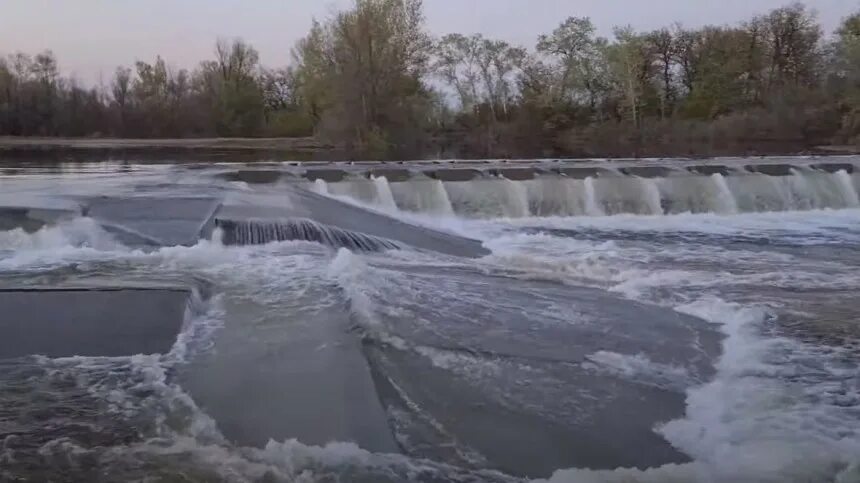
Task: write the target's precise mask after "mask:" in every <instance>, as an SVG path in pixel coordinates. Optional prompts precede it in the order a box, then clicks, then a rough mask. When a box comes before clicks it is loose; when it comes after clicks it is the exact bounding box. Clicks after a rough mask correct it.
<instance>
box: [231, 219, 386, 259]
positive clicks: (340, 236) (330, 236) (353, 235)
mask: <svg viewBox="0 0 860 483" xmlns="http://www.w3.org/2000/svg"><path fill="white" fill-rule="evenodd" d="M216 225H217V226H218V228H220V229H221V231H222V234H221V241H222V243H224V244H225V245H264V244H267V243H272V242H277V241H310V242H316V243H321V244H323V245H326V246H329V247H332V248H348V249H350V250H354V251H365V252H379V251H383V250H390V249H397V248H400V247H399V245H398V244H397V243H395V242H393V241H391V240H387V239H385V238H379V237H375V236H371V235H366V234H364V233H359V232H355V231H349V230H344V229H342V228H337V227H333V226H328V225H323V224H322V223H317V222H315V221H313V220H308V219H304V218H296V219H286V220H253V219H252V220H240V221H236V220H222V219H218V220H216Z"/></svg>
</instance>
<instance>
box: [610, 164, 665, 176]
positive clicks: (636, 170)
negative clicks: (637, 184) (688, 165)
mask: <svg viewBox="0 0 860 483" xmlns="http://www.w3.org/2000/svg"><path fill="white" fill-rule="evenodd" d="M619 171H621V172H622V173H624V174H626V175H628V176H638V177H640V178H665V177H667V176H669V174H670V173H671V172H672V171H673V170H672V168H667V167H665V166H630V167H627V168H621V169H619Z"/></svg>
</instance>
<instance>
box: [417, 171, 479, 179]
mask: <svg viewBox="0 0 860 483" xmlns="http://www.w3.org/2000/svg"><path fill="white" fill-rule="evenodd" d="M424 174H425V175H427V176H429V177H431V178H433V179H438V180H440V181H471V180H473V179H475V178H478V177H480V176H481V172H480V171H478V170H477V169H463V168H459V169H458V168H452V169H435V170H428V171H424Z"/></svg>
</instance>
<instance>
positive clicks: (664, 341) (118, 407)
mask: <svg viewBox="0 0 860 483" xmlns="http://www.w3.org/2000/svg"><path fill="white" fill-rule="evenodd" d="M858 167H860V158H854V157H847V156H846V157H822V158H816V157H793V158H758V159H750V158H738V159H728V158H725V159H708V160H682V159H674V160H577V161H565V160H529V161H515V160H509V161H503V160H491V161H456V162H445V161H427V162H422V161H414V162H384V163H383V162H331V163H317V162H306V163H290V162H283V163H281V162H278V163H274V162H258V163H247V164H231V163H183V164H173V163H168V162H165V163H157V164H135V163H129V162H98V163H68V164H63V163H61V164H53V163H39V162H31V163H27V164H22V165H17V166H9V167H2V166H0V314H3V315H0V407H4V408H11V409H10V410H8V411H5V410H4V411H0V443H2V445H0V479H3V478H6V477H8V478H12V479H13V480H14V479H15V478H18V479H25V480H26V479H31V480H50V479H56V478H58V477H59V476H60V475H64V477H70V478H72V479H78V480H92V479H97V478H104V477H107V479H108V480H109V481H114V480H116V481H123V480H127V479H135V478H142V477H148V476H152V475H160V476H164V477H165V478H179V477H180V476H181V477H182V478H186V479H188V480H190V481H294V480H296V479H300V478H306V479H307V480H309V481H331V480H332V479H340V480H342V481H405V480H410V481H413V480H414V481H497V482H511V481H518V482H519V481H527V480H528V479H532V478H553V481H577V480H578V479H579V478H582V477H586V476H588V477H591V476H594V475H597V476H599V477H600V478H603V479H601V480H598V481H653V479H655V478H656V480H658V481H697V478H699V477H700V476H706V477H712V476H713V475H717V479H718V480H719V478H722V477H723V476H725V477H726V478H741V480H742V479H743V477H753V476H754V477H757V476H759V475H760V474H761V472H764V471H777V470H778V471H777V473H773V474H777V475H783V474H801V475H802V476H804V477H806V476H808V474H807V473H802V472H800V473H799V471H800V470H799V469H798V468H797V467H794V466H791V465H792V464H793V463H792V462H793V461H794V460H792V459H790V458H789V459H787V460H785V461H779V462H778V463H773V460H768V461H769V463H772V466H769V467H766V468H764V467H758V466H755V465H754V464H753V463H754V461H752V459H751V460H749V461H746V460H744V461H743V462H742V464H741V463H739V464H738V465H736V466H735V467H732V468H727V467H726V465H725V464H723V462H719V461H715V460H712V459H710V458H711V455H715V454H720V455H722V456H723V457H727V458H732V459H733V460H736V461H741V460H743V458H742V456H743V455H744V454H769V455H782V454H795V453H794V452H795V451H800V449H799V448H800V447H798V448H795V447H794V446H790V447H787V448H782V447H780V448H779V450H776V449H774V448H773V445H774V444H775V443H774V441H785V444H786V445H789V444H793V443H794V442H795V440H796V438H792V437H789V436H790V435H793V434H797V433H798V432H802V431H806V432H808V433H809V437H808V438H805V439H801V441H802V442H803V443H804V444H812V443H811V442H815V444H816V445H817V446H815V447H814V448H813V449H814V451H813V450H809V451H808V452H807V453H809V454H814V455H820V458H821V461H820V462H818V463H819V466H815V465H812V466H809V468H815V469H816V471H818V470H820V471H822V472H826V471H835V472H839V471H843V470H845V469H846V468H850V467H851V465H850V460H851V455H852V454H854V455H856V454H860V453H854V452H853V449H854V448H855V446H854V444H855V439H854V438H855V437H856V443H857V444H858V445H860V421H854V419H852V418H850V417H848V416H846V414H847V412H848V411H854V410H856V409H857V408H858V407H860V406H858V401H860V397H858V398H854V396H855V395H857V394H860V388H857V387H855V386H856V384H855V383H856V381H854V382H852V380H851V379H850V378H847V377H845V374H849V373H852V372H851V371H852V370H854V369H857V368H860V357H858V354H857V353H856V351H858V350H860V331H858V330H856V329H855V327H854V326H853V325H852V324H851V323H849V322H848V321H850V320H854V319H853V315H852V314H853V312H852V310H853V309H852V308H851V307H849V306H847V305H844V304H843V303H842V300H843V298H842V297H840V296H839V294H840V293H844V291H846V290H855V289H857V288H860V281H858V282H857V284H856V287H855V286H854V285H852V284H854V283H855V282H854V278H852V277H853V276H854V275H853V274H854V273H855V272H856V268H857V266H860V259H858V257H857V256H856V250H855V249H854V248H853V247H854V246H856V243H855V242H854V238H853V237H854V236H855V232H857V231H858V230H857V229H856V228H855V227H856V226H860V225H858V224H857V221H858V219H857V216H858V215H857V213H860V200H858V192H860V172H858ZM856 235H857V240H860V233H856ZM855 262H856V263H855ZM806 283H809V284H811V285H810V286H808V287H807V286H806V285H803V284H806ZM812 293H815V294H816V297H815V298H811V295H810V298H808V297H807V295H806V294H812ZM801 307H803V310H801ZM810 314H811V315H810ZM835 347H838V349H836V348H835ZM799 384H800V385H801V386H798V385H799ZM836 386H838V390H836V389H834V387H836ZM818 391H820V392H822V393H826V394H827V395H828V396H826V397H822V398H821V399H815V400H810V399H809V398H808V397H805V396H804V397H802V395H803V394H809V393H813V392H814V393H816V394H817V392H818ZM754 398H759V399H755V400H756V401H759V400H761V401H762V402H761V404H760V405H751V404H747V402H748V401H751V400H753V399H754ZM770 398H772V399H770ZM793 398H798V399H797V400H795V399H793ZM774 401H779V404H782V405H784V406H783V407H785V408H786V411H785V414H784V415H783V413H782V412H781V411H780V410H778V409H774V408H777V406H778V405H777V404H776V402H774ZM761 408H764V409H761ZM768 408H770V409H768ZM759 409H761V410H762V411H764V410H765V409H767V411H765V412H759ZM798 415H800V416H798ZM798 421H807V422H806V423H803V424H802V425H801V424H800V423H798ZM833 421H838V422H839V425H840V426H839V429H838V431H837V430H836V429H834V428H832V427H831V426H829V424H830V423H831V422H833ZM855 423H856V424H855ZM793 425H799V426H793ZM44 428H50V431H48V430H45V429H44ZM750 428H753V429H752V430H751V429H750ZM855 430H856V432H855ZM837 433H838V435H839V437H838V438H836V436H833V438H836V439H834V440H833V441H831V440H830V439H828V438H829V437H830V436H832V435H836V434H837ZM804 434H806V433H804ZM759 436H761V437H760V438H759ZM797 444H800V443H797ZM856 447H857V448H860V446H856ZM803 448H805V449H809V448H807V447H806V446H803ZM801 449H802V448H801ZM805 454H806V453H805ZM774 458H776V456H774ZM813 459H814V458H813ZM755 461H759V460H755ZM729 466H732V465H729ZM774 468H776V469H774ZM783 470H784V471H786V473H779V471H783ZM730 471H737V472H738V473H737V474H730V473H719V472H730ZM804 471H805V470H804ZM810 471H811V470H810ZM845 471H847V470H845ZM821 474H824V473H821ZM105 475H107V476H105ZM818 475H819V473H815V474H814V475H813V476H811V477H808V478H807V479H806V480H803V481H810V478H811V479H812V480H814V479H815V478H816V477H817V476H818ZM828 475H829V473H828ZM768 476H772V475H771V474H768ZM568 477H570V479H569V480H568V479H567V478H568ZM613 478H616V479H613ZM649 478H651V480H649ZM673 478H674V479H673ZM702 481H705V480H702ZM798 481H800V480H798Z"/></svg>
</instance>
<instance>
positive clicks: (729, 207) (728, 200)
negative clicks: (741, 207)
mask: <svg viewBox="0 0 860 483" xmlns="http://www.w3.org/2000/svg"><path fill="white" fill-rule="evenodd" d="M711 181H712V182H713V184H714V186H716V189H717V197H716V201H717V205H716V206H717V208H718V211H717V212H718V213H728V214H731V213H737V212H738V203H737V201H735V195H734V194H732V191H731V190H730V189H729V185H728V184H726V178H724V177H723V175H721V174H720V173H714V174H712V175H711Z"/></svg>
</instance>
